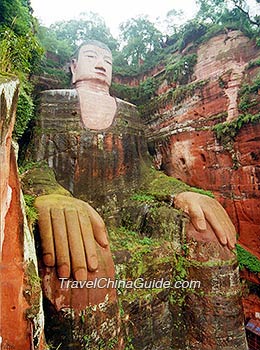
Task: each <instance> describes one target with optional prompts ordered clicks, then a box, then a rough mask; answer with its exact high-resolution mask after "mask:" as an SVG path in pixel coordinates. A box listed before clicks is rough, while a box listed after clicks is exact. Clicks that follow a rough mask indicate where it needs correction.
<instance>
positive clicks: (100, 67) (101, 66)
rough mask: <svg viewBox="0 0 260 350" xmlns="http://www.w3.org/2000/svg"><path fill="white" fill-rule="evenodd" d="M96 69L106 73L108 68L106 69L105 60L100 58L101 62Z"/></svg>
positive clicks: (99, 61)
mask: <svg viewBox="0 0 260 350" xmlns="http://www.w3.org/2000/svg"><path fill="white" fill-rule="evenodd" d="M95 69H97V70H99V71H101V72H104V73H105V72H106V68H105V64H104V60H102V59H101V58H99V60H98V61H97V63H96V66H95Z"/></svg>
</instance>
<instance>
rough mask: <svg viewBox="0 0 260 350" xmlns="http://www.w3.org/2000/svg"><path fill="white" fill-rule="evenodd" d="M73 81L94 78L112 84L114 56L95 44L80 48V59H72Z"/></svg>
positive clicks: (99, 81)
mask: <svg viewBox="0 0 260 350" xmlns="http://www.w3.org/2000/svg"><path fill="white" fill-rule="evenodd" d="M71 71H72V76H73V83H76V82H79V81H86V80H93V81H97V82H98V83H103V84H105V85H108V86H110V84H111V79H112V56H111V53H110V52H109V51H107V50H106V49H103V48H101V47H98V46H95V45H90V44H89V45H88V44H87V45H84V46H82V47H81V48H80V51H79V55H78V59H77V60H73V61H72V65H71Z"/></svg>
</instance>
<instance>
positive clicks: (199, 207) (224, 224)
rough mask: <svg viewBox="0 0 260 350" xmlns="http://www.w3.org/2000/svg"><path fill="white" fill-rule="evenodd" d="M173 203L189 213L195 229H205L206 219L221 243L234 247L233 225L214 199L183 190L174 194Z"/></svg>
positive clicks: (234, 231) (234, 232) (234, 233)
mask: <svg viewBox="0 0 260 350" xmlns="http://www.w3.org/2000/svg"><path fill="white" fill-rule="evenodd" d="M174 205H175V207H176V208H179V209H182V210H183V211H184V212H185V213H186V214H188V215H189V217H190V219H191V222H192V224H193V225H194V227H195V228H196V230H198V231H204V230H206V221H207V222H208V223H209V224H210V226H211V227H212V229H213V231H214V233H215V235H216V236H217V238H218V240H219V241H220V243H221V244H222V245H224V246H225V245H227V246H228V248H229V249H231V250H232V249H234V248H235V243H236V230H235V227H234V225H233V224H232V222H231V220H230V218H229V216H228V214H227V213H226V211H225V209H224V208H223V207H222V206H221V204H220V203H219V202H217V201H216V200H215V199H213V198H210V197H208V196H205V195H203V194H199V193H194V192H183V193H179V194H178V195H176V197H175V200H174Z"/></svg>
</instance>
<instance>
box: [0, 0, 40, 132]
mask: <svg viewBox="0 0 260 350" xmlns="http://www.w3.org/2000/svg"><path fill="white" fill-rule="evenodd" d="M36 29H37V22H36V20H35V19H34V17H33V16H32V8H31V7H30V2H29V1H28V0H24V1H22V0H2V1H1V2H0V52H1V55H0V71H1V72H3V73H13V74H14V75H16V76H18V78H19V80H20V83H21V85H20V86H21V87H20V95H19V100H18V108H17V117H16V124H15V129H14V136H15V138H17V139H19V138H20V137H21V136H22V135H23V133H24V131H25V130H26V128H27V126H28V123H29V121H30V120H31V119H32V117H33V108H34V102H33V98H32V90H33V86H32V84H31V83H30V76H31V75H32V74H33V73H34V72H35V71H36V69H37V66H38V65H39V63H40V59H41V56H42V54H43V48H42V47H41V44H40V42H39V40H38V38H37V36H36V34H35V31H36Z"/></svg>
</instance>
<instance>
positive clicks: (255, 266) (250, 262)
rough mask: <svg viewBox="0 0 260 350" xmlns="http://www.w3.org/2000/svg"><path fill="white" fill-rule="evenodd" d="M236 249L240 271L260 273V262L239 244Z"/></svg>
mask: <svg viewBox="0 0 260 350" xmlns="http://www.w3.org/2000/svg"><path fill="white" fill-rule="evenodd" d="M236 248H237V257H238V263H239V266H240V268H241V269H243V268H245V267H246V268H247V269H249V270H250V271H252V272H255V273H259V272H260V260H259V259H257V257H256V256H254V255H253V254H251V253H249V252H248V251H247V250H245V249H244V248H243V247H241V245H240V244H237V245H236Z"/></svg>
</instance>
